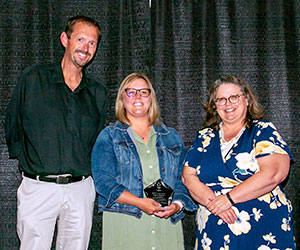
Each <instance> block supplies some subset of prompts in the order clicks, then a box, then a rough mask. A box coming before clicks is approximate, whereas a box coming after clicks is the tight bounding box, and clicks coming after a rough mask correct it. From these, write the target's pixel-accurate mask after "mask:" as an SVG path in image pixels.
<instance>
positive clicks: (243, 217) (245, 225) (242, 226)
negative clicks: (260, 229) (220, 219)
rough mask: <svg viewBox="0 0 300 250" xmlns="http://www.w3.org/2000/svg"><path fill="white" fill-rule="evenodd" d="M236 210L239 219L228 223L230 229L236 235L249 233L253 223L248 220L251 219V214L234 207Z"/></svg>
mask: <svg viewBox="0 0 300 250" xmlns="http://www.w3.org/2000/svg"><path fill="white" fill-rule="evenodd" d="M232 209H233V210H234V212H235V214H236V216H237V218H238V219H237V220H236V221H235V223H234V224H228V227H229V229H230V230H231V231H232V232H233V233H234V234H235V235H241V234H242V233H244V234H247V233H248V232H249V231H250V229H251V224H250V223H249V222H248V221H249V220H250V215H249V214H248V213H247V212H246V211H241V212H240V211H239V210H238V209H237V208H236V207H232Z"/></svg>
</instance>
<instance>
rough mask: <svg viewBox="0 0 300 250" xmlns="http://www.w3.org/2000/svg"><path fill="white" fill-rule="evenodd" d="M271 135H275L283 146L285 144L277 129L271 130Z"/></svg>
mask: <svg viewBox="0 0 300 250" xmlns="http://www.w3.org/2000/svg"><path fill="white" fill-rule="evenodd" d="M273 135H275V136H276V138H277V141H279V142H280V143H281V145H283V146H285V145H287V144H286V142H285V141H284V140H283V139H282V137H281V135H280V134H279V133H278V132H277V131H273Z"/></svg>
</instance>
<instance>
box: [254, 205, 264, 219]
mask: <svg viewBox="0 0 300 250" xmlns="http://www.w3.org/2000/svg"><path fill="white" fill-rule="evenodd" d="M252 212H253V214H254V219H255V220H256V221H259V219H260V217H261V216H263V214H262V213H261V212H260V209H258V210H257V208H255V207H254V208H253V209H252Z"/></svg>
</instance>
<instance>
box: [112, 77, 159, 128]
mask: <svg viewBox="0 0 300 250" xmlns="http://www.w3.org/2000/svg"><path fill="white" fill-rule="evenodd" d="M135 79H143V80H145V82H146V83H147V85H148V87H149V89H150V91H151V93H150V97H151V105H150V108H149V112H148V114H149V122H150V124H151V125H152V124H156V125H158V126H160V124H159V122H158V121H162V119H161V116H160V112H159V106H158V103H157V99H156V95H155V91H154V88H153V86H152V84H151V82H150V80H149V78H148V77H147V76H146V75H145V74H143V73H139V72H134V73H131V74H130V75H128V76H127V77H125V79H124V80H123V81H122V83H121V85H120V87H119V90H118V94H117V99H116V105H115V112H116V119H117V120H118V121H120V122H121V123H123V124H128V125H131V124H130V121H129V119H128V118H127V115H126V109H125V107H124V103H123V101H124V93H125V89H126V88H127V87H128V86H129V84H130V83H131V82H132V81H133V80H135Z"/></svg>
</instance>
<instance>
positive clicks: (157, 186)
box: [144, 179, 174, 207]
mask: <svg viewBox="0 0 300 250" xmlns="http://www.w3.org/2000/svg"><path fill="white" fill-rule="evenodd" d="M144 192H145V194H146V196H147V198H151V199H153V200H155V201H157V202H158V203H160V204H161V205H162V206H163V207H164V206H168V205H169V204H170V202H171V199H172V196H173V193H174V191H173V189H172V188H171V187H170V186H168V185H167V184H166V183H164V182H163V181H162V180H161V179H158V180H157V181H155V182H153V183H151V184H150V185H149V186H147V187H146V188H145V189H144Z"/></svg>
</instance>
